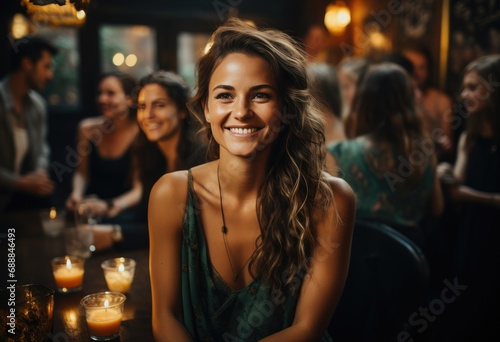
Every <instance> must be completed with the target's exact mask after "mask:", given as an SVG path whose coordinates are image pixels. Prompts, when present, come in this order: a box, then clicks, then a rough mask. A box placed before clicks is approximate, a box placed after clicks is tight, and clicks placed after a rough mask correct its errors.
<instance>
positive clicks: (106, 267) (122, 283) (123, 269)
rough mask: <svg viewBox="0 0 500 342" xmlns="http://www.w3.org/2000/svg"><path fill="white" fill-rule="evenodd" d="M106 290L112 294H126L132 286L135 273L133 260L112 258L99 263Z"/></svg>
mask: <svg viewBox="0 0 500 342" xmlns="http://www.w3.org/2000/svg"><path fill="white" fill-rule="evenodd" d="M101 267H102V270H103V272H104V278H105V279H106V284H107V285H108V289H109V290H110V291H114V292H121V293H126V292H127V291H128V290H129V289H130V285H132V281H133V280H134V272H135V260H134V259H129V258H114V259H109V260H106V261H103V262H102V263H101Z"/></svg>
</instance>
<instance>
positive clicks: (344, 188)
mask: <svg viewBox="0 0 500 342" xmlns="http://www.w3.org/2000/svg"><path fill="white" fill-rule="evenodd" d="M323 177H324V178H325V179H326V181H327V182H328V184H329V185H330V187H331V188H332V192H333V198H334V200H335V202H337V201H342V202H345V203H346V204H350V203H351V202H352V204H354V200H355V198H354V197H355V196H354V192H353V191H352V188H351V186H350V185H349V184H348V183H347V182H346V181H345V180H343V179H342V178H339V177H335V176H332V175H330V174H329V173H326V172H323Z"/></svg>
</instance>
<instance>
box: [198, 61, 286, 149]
mask: <svg viewBox="0 0 500 342" xmlns="http://www.w3.org/2000/svg"><path fill="white" fill-rule="evenodd" d="M280 107H281V103H280V98H279V94H278V87H277V84H276V80H275V78H274V75H273V74H272V72H271V69H270V67H269V65H268V64H267V62H266V61H265V60H264V59H262V58H261V57H258V56H254V55H247V54H242V53H232V54H229V55H227V56H226V57H225V58H224V59H222V61H221V62H220V64H219V65H218V66H217V67H216V68H215V69H214V71H213V73H212V76H211V78H210V82H209V89H208V98H207V102H206V103H205V119H206V120H207V121H208V122H209V123H210V125H211V129H212V134H213V136H214V139H215V140H216V141H217V142H218V143H219V145H220V153H221V155H223V154H224V153H229V154H231V155H235V156H239V157H250V156H252V155H254V154H255V153H257V152H261V151H269V147H270V146H271V145H272V143H273V142H274V141H275V140H276V137H277V136H278V133H279V131H280V126H281V114H280V110H281V108H280Z"/></svg>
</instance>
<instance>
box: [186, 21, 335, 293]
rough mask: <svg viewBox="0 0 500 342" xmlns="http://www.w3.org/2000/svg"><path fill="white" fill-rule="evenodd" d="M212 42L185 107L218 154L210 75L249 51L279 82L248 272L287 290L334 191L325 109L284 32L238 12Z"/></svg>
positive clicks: (305, 260)
mask: <svg viewBox="0 0 500 342" xmlns="http://www.w3.org/2000/svg"><path fill="white" fill-rule="evenodd" d="M211 43H212V46H211V48H210V50H209V51H208V52H207V53H206V54H205V55H204V56H203V57H202V58H201V59H200V60H199V61H198V70H197V71H198V74H197V93H196V94H195V96H194V97H193V99H192V100H191V101H190V102H189V104H188V107H189V108H190V109H191V110H192V111H193V113H194V114H195V115H196V116H197V117H198V118H199V119H200V120H201V121H202V123H203V125H204V126H205V130H206V133H207V137H208V141H209V149H210V152H211V154H212V156H213V157H214V158H217V157H218V155H219V145H218V144H217V142H216V141H215V140H214V138H213V135H212V131H211V129H210V124H209V123H208V122H206V120H205V117H204V115H203V109H204V104H205V103H206V101H207V97H208V85H209V82H210V78H211V76H212V73H213V71H214V69H215V68H216V67H217V65H219V63H220V62H221V61H222V60H223V59H224V57H226V56H227V55H229V54H231V53H244V54H248V55H252V56H258V57H261V58H263V59H264V60H265V61H266V62H267V63H268V65H269V68H270V69H271V72H272V73H273V74H274V77H275V79H276V84H277V85H278V93H279V94H280V97H281V103H282V105H283V108H282V113H281V114H282V123H281V128H280V133H279V135H278V137H277V139H276V141H275V142H274V143H273V146H272V147H271V154H270V158H269V161H268V163H267V166H266V177H265V179H264V181H263V183H262V185H261V186H260V189H259V193H258V199H257V216H258V220H259V224H260V230H261V235H260V237H259V239H258V240H257V241H256V250H255V253H254V254H253V256H252V258H251V260H250V264H249V270H250V273H251V274H252V276H253V277H254V278H256V277H259V278H260V279H261V280H262V281H263V282H265V283H266V284H268V285H269V286H271V287H272V288H275V289H283V288H287V289H290V288H293V284H294V283H295V282H296V280H297V279H296V278H297V277H301V276H302V275H303V274H302V272H303V271H304V270H305V269H307V267H308V264H309V260H308V258H309V257H310V256H311V253H312V250H313V248H314V246H315V244H316V242H315V224H316V222H317V219H318V217H319V215H318V213H322V214H324V213H325V210H326V208H327V206H328V205H329V203H330V202H331V200H332V197H333V194H332V191H331V188H330V186H329V184H328V183H327V181H326V179H325V178H324V176H323V174H322V171H323V168H324V159H325V148H324V142H325V136H324V133H323V124H322V121H321V114H320V112H319V111H318V109H317V108H316V107H315V103H314V101H312V98H311V95H310V93H309V87H308V81H307V73H306V69H305V65H306V60H305V58H304V56H305V53H304V52H303V51H302V50H301V49H300V47H299V45H298V44H297V43H296V42H295V41H293V40H292V39H291V38H290V37H289V36H288V35H286V34H285V33H283V32H279V31H276V30H259V29H256V28H254V27H252V26H250V25H248V24H246V23H244V22H242V21H241V20H239V19H235V18H232V19H229V20H228V21H227V22H226V23H225V24H224V25H223V26H221V27H219V28H218V29H217V30H216V31H215V32H214V34H213V36H212V38H211ZM318 209H319V210H318Z"/></svg>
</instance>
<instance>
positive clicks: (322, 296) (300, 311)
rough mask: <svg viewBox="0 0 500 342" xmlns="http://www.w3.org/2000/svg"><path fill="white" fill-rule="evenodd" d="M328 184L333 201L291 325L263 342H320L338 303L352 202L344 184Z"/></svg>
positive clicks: (337, 181) (347, 254)
mask: <svg viewBox="0 0 500 342" xmlns="http://www.w3.org/2000/svg"><path fill="white" fill-rule="evenodd" d="M329 180H330V184H331V187H332V190H333V194H334V201H333V203H332V204H331V205H330V208H328V212H327V214H326V215H325V217H324V218H323V219H322V220H321V222H320V223H319V225H318V227H317V232H316V234H317V239H316V241H317V242H318V243H317V245H316V247H315V249H314V252H313V255H312V259H311V269H310V272H309V273H308V274H307V275H306V277H305V278H304V280H303V282H302V287H301V291H300V297H299V302H298V303H297V309H296V312H295V318H294V321H293V324H292V326H291V327H289V328H287V329H285V330H283V331H281V332H279V333H276V334H274V335H272V336H269V337H267V338H265V339H263V341H267V342H271V341H319V340H320V339H321V337H322V336H323V334H324V333H325V331H326V329H327V327H328V324H329V322H330V319H331V317H332V315H333V312H334V311H335V307H336V306H337V303H338V301H339V299H340V296H341V294H342V291H343V289H344V285H345V281H346V278H347V271H348V268H349V258H350V254H351V240H352V233H353V225H354V216H355V200H354V194H353V192H352V190H351V188H350V187H349V185H348V184H347V183H346V182H345V181H343V180H341V179H339V178H333V177H329Z"/></svg>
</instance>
